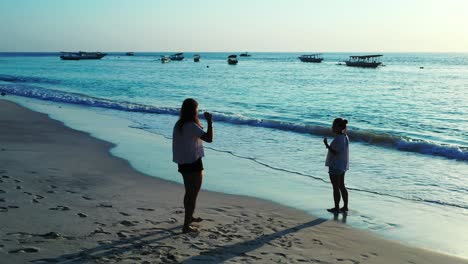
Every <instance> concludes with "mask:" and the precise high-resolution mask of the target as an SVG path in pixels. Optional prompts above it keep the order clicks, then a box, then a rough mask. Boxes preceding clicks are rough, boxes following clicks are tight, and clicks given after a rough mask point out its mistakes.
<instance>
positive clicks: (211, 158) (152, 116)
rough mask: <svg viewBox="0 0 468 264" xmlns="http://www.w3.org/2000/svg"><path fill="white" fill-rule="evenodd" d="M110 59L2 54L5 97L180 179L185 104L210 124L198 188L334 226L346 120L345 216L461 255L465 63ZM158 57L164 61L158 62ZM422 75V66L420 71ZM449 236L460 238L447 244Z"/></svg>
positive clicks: (467, 163) (397, 56) (405, 56)
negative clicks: (335, 165)
mask: <svg viewBox="0 0 468 264" xmlns="http://www.w3.org/2000/svg"><path fill="white" fill-rule="evenodd" d="M163 54H164V53H137V54H136V56H134V57H127V56H124V55H123V54H119V53H111V54H109V55H108V56H106V57H104V58H103V59H102V60H90V61H61V60H60V59H58V54H55V53H0V92H5V93H7V94H8V96H7V97H5V98H10V99H12V100H14V101H16V102H18V103H20V104H23V105H25V106H27V107H29V108H32V109H34V110H37V111H41V112H45V113H48V114H50V115H51V116H52V117H53V118H56V119H58V120H61V121H63V122H65V123H66V124H67V125H69V126H71V127H73V128H76V129H80V130H83V131H87V132H90V133H92V134H93V135H94V136H96V137H99V138H102V139H105V140H108V141H111V142H114V143H116V144H117V147H116V148H115V149H113V150H112V152H113V153H114V154H115V155H117V156H120V157H123V158H126V159H127V160H129V161H130V162H131V164H132V165H133V166H134V167H135V168H137V169H139V170H141V171H143V172H145V173H148V174H150V175H154V176H155V177H160V178H164V179H168V180H174V181H178V182H180V177H179V175H177V172H176V167H175V164H173V163H172V162H171V149H170V143H171V141H170V137H171V135H172V126H173V124H174V123H175V121H176V120H177V114H178V108H179V107H180V105H181V103H182V101H183V100H184V99H185V98H187V97H193V98H195V99H197V100H198V101H199V103H200V109H201V111H204V110H206V111H210V112H212V113H213V115H214V122H215V125H214V127H215V142H214V143H213V144H206V148H207V157H206V159H205V160H206V161H205V165H206V168H207V170H206V176H207V177H206V181H205V183H204V188H205V189H209V190H214V191H221V192H225V193H234V194H243V195H249V196H254V197H259V198H264V199H269V200H272V201H275V202H279V203H282V204H285V205H288V206H292V207H296V208H299V209H301V210H305V211H307V212H310V213H311V214H313V215H316V216H320V217H325V218H330V217H331V218H333V217H332V216H330V215H328V214H327V213H326V212H325V210H324V209H325V208H329V207H331V206H332V195H331V187H330V186H329V185H330V184H329V179H328V175H327V173H326V172H327V170H326V168H325V167H324V160H325V156H326V149H325V148H324V147H323V143H322V138H323V137H324V136H328V137H330V138H332V136H333V135H332V134H330V126H331V122H332V121H333V119H334V118H335V117H344V118H346V119H348V120H349V128H348V130H349V136H350V139H351V147H350V160H351V162H350V171H349V172H348V173H347V175H346V183H347V185H348V188H349V191H350V207H351V209H352V211H351V212H350V214H349V215H348V216H347V218H346V219H343V218H342V217H341V216H340V218H339V219H338V220H339V221H346V223H347V224H349V225H351V226H354V227H358V228H362V229H366V230H371V231H373V232H375V233H378V234H381V235H383V236H385V237H388V238H391V239H395V240H399V241H402V242H404V243H408V244H410V245H416V246H420V247H424V248H428V249H433V250H437V251H441V252H445V253H448V254H454V255H457V256H462V257H465V258H468V247H467V246H466V245H468V238H467V237H466V235H463V234H467V233H468V181H467V178H468V92H467V91H468V54H460V53H434V54H429V53H384V56H383V59H382V61H383V62H384V65H385V66H384V67H380V68H377V69H361V68H352V67H346V66H343V65H337V63H338V62H339V61H343V60H345V59H346V58H347V56H349V55H352V54H348V53H329V54H324V58H325V60H324V62H323V63H321V64H311V63H302V62H300V61H299V60H298V59H297V57H298V56H299V55H300V54H295V53H252V57H248V58H244V57H240V58H239V64H238V65H235V66H232V65H228V64H227V63H226V57H227V55H229V54H228V53H200V54H201V56H202V57H201V62H200V63H194V62H193V60H192V59H191V58H192V55H193V54H191V53H186V54H185V55H186V59H185V60H183V61H180V62H178V61H173V62H170V63H167V64H162V63H160V62H159V61H158V59H159V55H163ZM164 55H167V53H166V54H164ZM421 67H423V68H421ZM454 241H457V242H456V243H453V242H454Z"/></svg>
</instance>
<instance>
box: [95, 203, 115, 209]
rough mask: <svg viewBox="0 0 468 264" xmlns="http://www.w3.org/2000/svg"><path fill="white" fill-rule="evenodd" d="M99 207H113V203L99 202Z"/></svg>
mask: <svg viewBox="0 0 468 264" xmlns="http://www.w3.org/2000/svg"><path fill="white" fill-rule="evenodd" d="M97 207H106V208H111V207H112V204H104V203H101V204H98V205H97Z"/></svg>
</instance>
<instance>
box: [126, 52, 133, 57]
mask: <svg viewBox="0 0 468 264" xmlns="http://www.w3.org/2000/svg"><path fill="white" fill-rule="evenodd" d="M125 55H127V56H135V52H127V53H125Z"/></svg>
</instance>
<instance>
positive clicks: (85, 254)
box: [31, 226, 182, 264]
mask: <svg viewBox="0 0 468 264" xmlns="http://www.w3.org/2000/svg"><path fill="white" fill-rule="evenodd" d="M181 228H182V226H176V227H172V228H168V229H165V228H155V229H157V231H151V232H149V233H147V234H144V235H140V236H135V237H131V238H126V239H121V240H118V241H112V242H111V243H109V244H104V245H100V246H97V247H94V248H90V249H86V250H83V251H80V252H77V253H71V254H65V255H61V256H58V257H56V258H42V259H36V260H32V261H31V262H32V263H62V264H64V263H90V262H91V263H92V262H93V260H96V259H98V258H102V257H111V256H115V255H120V254H123V253H125V252H127V251H131V250H134V249H138V248H141V247H143V246H144V245H149V244H151V243H156V242H158V241H161V240H164V239H167V238H170V237H172V236H176V235H179V234H180V233H179V232H175V231H174V230H176V229H181ZM152 236H159V237H157V238H154V239H150V240H143V239H145V238H149V237H152ZM161 247H164V246H162V245H161Z"/></svg>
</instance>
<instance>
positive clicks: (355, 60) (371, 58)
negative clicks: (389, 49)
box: [345, 54, 383, 68]
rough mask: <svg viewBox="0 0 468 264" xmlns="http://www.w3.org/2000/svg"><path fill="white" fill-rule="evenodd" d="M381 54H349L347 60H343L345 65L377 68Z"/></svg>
mask: <svg viewBox="0 0 468 264" xmlns="http://www.w3.org/2000/svg"><path fill="white" fill-rule="evenodd" d="M382 56H383V55H380V54H377V55H361V56H349V60H347V61H345V63H346V66H350V67H362V68H377V67H378V66H379V65H381V64H382V62H381V61H380V57H382Z"/></svg>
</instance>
